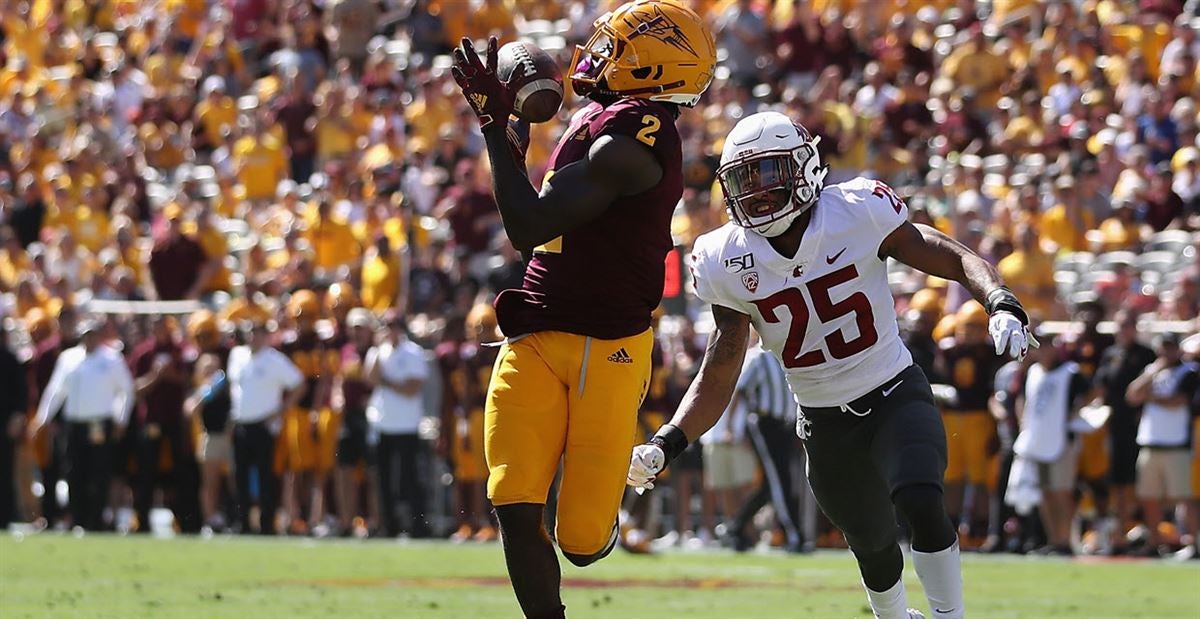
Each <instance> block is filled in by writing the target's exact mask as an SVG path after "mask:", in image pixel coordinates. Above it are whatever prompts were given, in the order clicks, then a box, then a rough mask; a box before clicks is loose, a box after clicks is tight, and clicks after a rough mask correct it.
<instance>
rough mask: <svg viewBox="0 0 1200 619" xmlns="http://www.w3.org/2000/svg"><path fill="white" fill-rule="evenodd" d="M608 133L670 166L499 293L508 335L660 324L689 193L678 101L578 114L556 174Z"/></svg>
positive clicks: (555, 163) (559, 242)
mask: <svg viewBox="0 0 1200 619" xmlns="http://www.w3.org/2000/svg"><path fill="white" fill-rule="evenodd" d="M604 135H624V136H629V137H631V138H633V139H636V140H638V141H640V142H641V143H643V144H645V145H646V146H648V147H649V148H650V150H651V151H653V153H654V156H655V157H656V158H657V159H658V162H659V164H660V165H661V166H662V170H663V172H662V179H661V180H660V181H659V183H658V184H657V185H655V186H654V187H652V188H650V189H649V190H647V191H645V192H643V193H640V194H637V195H633V196H627V197H622V198H618V199H617V200H615V201H614V202H613V203H612V205H611V206H609V207H608V209H606V210H605V211H604V213H603V214H601V215H600V216H599V217H597V218H596V219H594V220H592V221H590V222H588V223H586V224H584V225H582V226H579V227H578V228H576V229H574V230H571V231H570V232H567V233H566V234H564V235H562V236H561V237H559V238H556V239H554V240H552V241H550V242H548V243H546V244H545V245H542V246H540V247H538V248H536V249H534V252H533V258H532V259H531V260H530V261H529V264H528V266H527V267H526V269H525V282H524V284H523V285H522V287H521V289H520V290H505V291H504V292H502V293H500V295H499V296H498V297H497V298H496V315H497V317H498V318H499V321H500V328H501V330H502V331H504V334H505V335H506V336H508V337H512V336H515V335H521V334H524V333H533V332H537V331H565V332H568V333H577V334H580V335H589V336H592V337H595V338H599V339H616V338H621V337H628V336H631V335H636V334H638V333H641V332H642V331H645V330H646V329H648V328H649V327H650V313H651V312H652V311H653V310H654V308H655V307H657V306H658V302H659V301H660V300H661V299H662V291H663V277H664V273H665V267H664V260H665V258H666V255H667V252H668V251H670V250H671V231H670V226H671V213H672V212H673V211H674V209H675V205H676V204H677V203H678V202H679V198H680V197H681V196H682V195H683V152H682V149H681V146H680V139H679V133H678V131H677V130H676V128H675V115H674V112H673V110H672V109H671V107H670V106H668V105H665V104H661V103H657V102H654V101H647V100H643V99H622V100H620V101H618V102H616V103H613V104H611V105H609V106H608V107H605V106H603V105H601V104H599V103H595V102H593V103H590V104H588V105H587V106H585V107H584V108H583V109H581V110H579V112H577V113H576V114H575V116H574V118H572V119H571V124H570V125H569V126H568V127H567V131H566V133H565V134H564V135H563V137H562V139H561V140H559V142H558V146H557V147H556V148H555V149H554V153H553V154H552V155H551V157H550V163H549V171H548V172H547V173H546V177H547V178H550V177H551V176H552V175H553V174H554V171H555V170H561V169H562V168H564V167H566V166H568V165H570V164H572V163H575V162H577V161H580V160H582V159H584V158H585V157H586V156H587V153H588V149H590V148H591V146H592V144H593V143H594V142H595V141H596V140H597V139H598V138H600V136H604Z"/></svg>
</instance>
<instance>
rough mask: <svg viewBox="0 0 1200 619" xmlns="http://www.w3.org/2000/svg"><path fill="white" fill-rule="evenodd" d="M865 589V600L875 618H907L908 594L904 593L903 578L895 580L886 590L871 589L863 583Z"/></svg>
mask: <svg viewBox="0 0 1200 619" xmlns="http://www.w3.org/2000/svg"><path fill="white" fill-rule="evenodd" d="M863 589H866V590H867V601H868V602H870V603H871V610H872V611H873V612H874V613H875V617H877V619H908V596H907V595H905V593H904V579H903V578H901V579H900V580H897V581H896V584H894V585H892V588H891V589H888V590H887V591H872V590H871V588H870V587H868V586H867V585H866V583H863Z"/></svg>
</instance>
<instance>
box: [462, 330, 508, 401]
mask: <svg viewBox="0 0 1200 619" xmlns="http://www.w3.org/2000/svg"><path fill="white" fill-rule="evenodd" d="M461 351H462V365H461V367H462V369H463V375H464V378H465V381H464V382H465V384H464V385H463V387H464V389H463V391H464V396H465V397H464V399H463V407H464V408H465V409H466V412H467V413H470V412H471V411H473V410H480V411H482V410H483V407H484V405H485V404H486V403H487V392H488V383H489V382H491V380H492V366H493V365H495V363H496V356H497V355H498V354H499V352H500V349H499V348H496V347H495V346H480V345H478V344H470V343H468V344H464V345H463V347H462V349H461Z"/></svg>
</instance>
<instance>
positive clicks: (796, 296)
mask: <svg viewBox="0 0 1200 619" xmlns="http://www.w3.org/2000/svg"><path fill="white" fill-rule="evenodd" d="M857 277H858V269H856V268H855V267H854V265H853V264H851V265H847V266H845V267H843V268H841V269H838V270H836V271H834V272H832V273H828V274H826V275H822V276H821V277H818V278H816V279H814V280H812V281H810V282H808V284H807V285H806V286H805V287H806V288H808V295H809V297H811V298H812V308H813V310H816V313H817V318H818V319H819V320H820V321H821V322H822V323H829V322H833V321H834V320H837V319H838V318H841V317H842V316H846V315H847V314H854V323H855V325H857V326H858V337H856V338H854V339H852V340H849V341H847V340H846V335H845V334H844V333H842V331H841V330H840V329H839V330H837V331H834V332H833V333H830V334H829V335H826V336H825V346H826V347H827V348H828V349H829V354H831V355H833V358H834V359H845V358H847V357H851V356H853V355H856V354H858V353H860V352H862V351H864V350H866V349H868V348H870V347H871V346H873V345H874V344H875V342H878V341H879V334H878V333H876V332H875V314H874V313H872V312H871V301H870V299H868V298H867V295H866V294H864V293H863V292H862V291H861V290H859V291H857V292H855V293H854V294H852V295H850V296H848V297H846V298H845V299H843V300H841V301H838V302H837V303H834V302H833V299H832V298H830V296H829V290H830V289H831V288H833V287H834V286H837V285H840V284H844V283H846V282H849V281H853V280H854V279H855V278H857ZM754 305H755V306H757V307H758V311H759V313H760V314H762V317H763V320H765V321H767V322H770V323H777V322H780V320H781V319H780V317H779V315H778V314H777V313H776V312H775V310H776V309H778V308H780V307H786V308H787V309H788V311H789V312H790V313H791V314H792V324H791V326H790V327H789V328H788V336H787V342H785V343H784V346H783V365H784V367H787V368H807V367H812V366H814V365H820V364H822V363H825V361H827V359H826V358H825V353H824V352H822V351H821V350H820V349H814V350H810V351H808V352H807V353H803V354H801V350H803V348H804V336H805V334H806V332H807V331H808V321H809V318H810V317H811V312H810V311H809V309H808V303H807V302H806V301H805V299H804V293H803V292H801V291H800V289H799V288H784V289H783V290H780V291H779V292H776V293H775V294H773V295H771V296H769V297H767V298H765V299H756V300H755V301H754Z"/></svg>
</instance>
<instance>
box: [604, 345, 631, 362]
mask: <svg viewBox="0 0 1200 619" xmlns="http://www.w3.org/2000/svg"><path fill="white" fill-rule="evenodd" d="M608 360H609V361H612V362H613V363H633V357H630V356H629V353H627V352H625V349H624V348H621V349H620V350H618V351H617V352H615V353H613V354H611V355H609V356H608Z"/></svg>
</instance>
